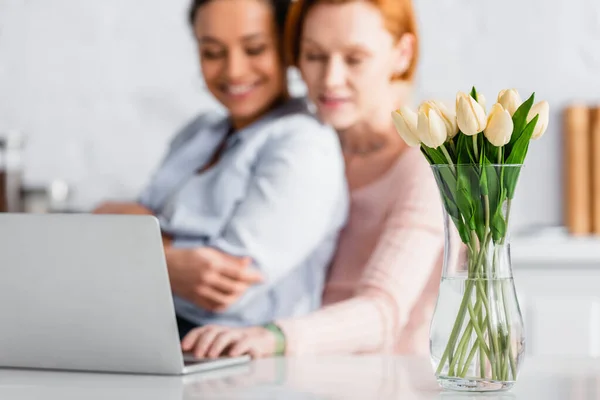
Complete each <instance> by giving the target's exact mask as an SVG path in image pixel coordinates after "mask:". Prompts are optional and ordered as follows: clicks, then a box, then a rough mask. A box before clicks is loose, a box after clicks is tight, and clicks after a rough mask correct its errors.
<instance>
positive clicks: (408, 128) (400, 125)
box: [392, 107, 421, 147]
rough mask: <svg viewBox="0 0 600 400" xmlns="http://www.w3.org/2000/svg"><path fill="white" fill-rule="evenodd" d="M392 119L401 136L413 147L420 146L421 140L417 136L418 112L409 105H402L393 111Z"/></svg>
mask: <svg viewBox="0 0 600 400" xmlns="http://www.w3.org/2000/svg"><path fill="white" fill-rule="evenodd" d="M392 120H393V121H394V126H395V127H396V131H398V134H399V135H400V137H401V138H402V139H403V140H404V141H405V142H406V144H407V145H409V146H411V147H415V146H419V145H420V144H421V141H420V140H419V137H418V136H417V120H418V117H417V113H416V112H414V111H413V110H411V109H410V108H408V107H400V108H399V109H398V110H396V111H393V112H392Z"/></svg>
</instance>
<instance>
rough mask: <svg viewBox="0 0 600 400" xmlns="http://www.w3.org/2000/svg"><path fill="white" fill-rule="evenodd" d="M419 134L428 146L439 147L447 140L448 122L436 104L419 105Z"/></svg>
mask: <svg viewBox="0 0 600 400" xmlns="http://www.w3.org/2000/svg"><path fill="white" fill-rule="evenodd" d="M417 134H418V136H419V139H421V141H422V142H423V143H424V144H425V146H427V147H432V148H437V147H440V146H441V145H443V144H444V142H446V139H447V137H448V132H447V130H446V124H445V123H444V119H443V118H442V116H441V115H440V112H439V111H438V109H437V107H435V106H434V105H432V104H429V103H423V104H422V105H421V106H420V107H419V120H418V123H417Z"/></svg>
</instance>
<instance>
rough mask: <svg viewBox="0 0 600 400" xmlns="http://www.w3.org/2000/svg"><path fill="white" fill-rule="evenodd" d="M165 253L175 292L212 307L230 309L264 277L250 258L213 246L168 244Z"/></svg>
mask: <svg viewBox="0 0 600 400" xmlns="http://www.w3.org/2000/svg"><path fill="white" fill-rule="evenodd" d="M165 254H166V257H167V265H168V269H169V278H170V280H171V289H172V290H173V292H174V293H175V294H177V295H178V296H181V297H182V298H184V299H187V300H189V301H191V302H192V303H194V304H196V305H198V306H200V307H202V308H204V309H205V310H208V311H217V312H219V311H224V310H226V309H227V308H228V307H230V306H231V305H232V304H233V303H235V302H236V301H237V300H239V299H240V298H241V297H242V295H243V294H244V293H245V292H246V290H247V289H248V288H249V287H250V286H252V285H255V284H257V283H260V282H261V281H262V279H263V278H262V275H261V274H260V272H259V271H257V270H255V269H253V268H250V264H251V260H250V259H249V258H240V257H234V256H231V255H229V254H225V253H223V252H221V251H219V250H216V249H213V248H210V247H200V248H192V249H183V248H173V247H168V248H167V249H166V253H165Z"/></svg>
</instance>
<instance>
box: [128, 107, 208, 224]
mask: <svg viewBox="0 0 600 400" xmlns="http://www.w3.org/2000/svg"><path fill="white" fill-rule="evenodd" d="M210 115H211V113H202V114H200V115H198V116H197V117H195V118H194V119H193V120H192V121H190V122H189V123H187V124H186V125H184V127H183V128H181V129H180V130H179V131H178V132H177V133H176V134H175V136H173V138H172V139H171V141H170V142H169V145H168V148H167V150H166V151H165V154H164V155H163V157H162V160H161V162H160V164H159V166H158V168H156V170H155V171H154V172H153V174H152V176H151V177H150V179H149V180H148V182H147V183H146V185H145V186H144V188H143V189H142V191H141V192H140V194H139V196H138V198H137V202H138V203H139V204H141V205H143V206H144V207H146V208H149V209H151V210H153V211H155V212H156V211H157V210H156V204H155V198H154V197H155V196H154V192H155V190H156V188H155V187H154V185H155V183H156V182H155V178H156V176H157V175H158V174H159V173H160V172H161V170H162V167H163V166H164V165H165V163H166V162H167V160H170V159H171V157H173V156H174V155H176V154H177V152H178V151H179V150H180V149H181V148H182V147H183V146H185V145H186V143H188V142H189V141H190V140H191V139H192V138H193V137H194V136H195V135H196V134H197V133H198V131H199V130H200V129H201V128H202V127H203V126H205V125H208V124H210V123H212V121H211V118H210Z"/></svg>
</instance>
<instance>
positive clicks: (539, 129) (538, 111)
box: [527, 100, 550, 139]
mask: <svg viewBox="0 0 600 400" xmlns="http://www.w3.org/2000/svg"><path fill="white" fill-rule="evenodd" d="M536 115H539V117H538V120H537V123H536V124H535V129H534V131H533V135H531V138H532V139H539V138H541V137H542V135H543V134H544V132H546V128H548V120H549V119H550V105H549V104H548V102H547V101H545V100H544V101H540V102H539V103H536V104H534V105H533V107H531V110H529V114H528V115H527V123H529V122H530V121H531V120H532V119H534V118H535V116H536Z"/></svg>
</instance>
